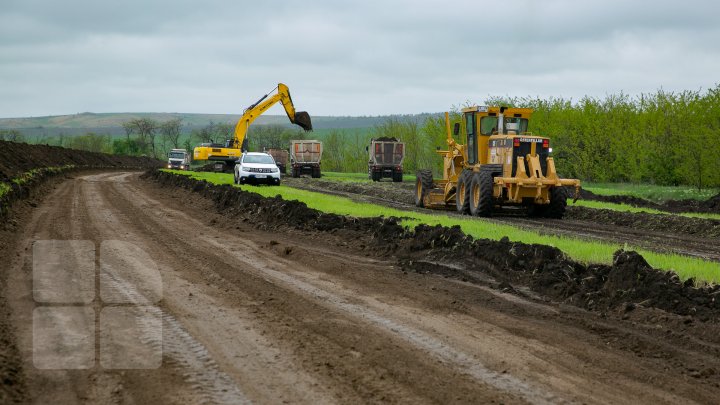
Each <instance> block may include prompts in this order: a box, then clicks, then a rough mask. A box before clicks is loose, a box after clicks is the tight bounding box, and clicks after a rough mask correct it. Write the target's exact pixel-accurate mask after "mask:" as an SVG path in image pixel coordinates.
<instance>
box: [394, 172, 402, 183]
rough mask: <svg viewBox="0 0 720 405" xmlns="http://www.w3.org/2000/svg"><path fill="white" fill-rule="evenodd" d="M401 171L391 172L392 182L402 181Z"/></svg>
mask: <svg viewBox="0 0 720 405" xmlns="http://www.w3.org/2000/svg"><path fill="white" fill-rule="evenodd" d="M402 176H403V175H402V172H399V171H395V172H393V182H394V183H402Z"/></svg>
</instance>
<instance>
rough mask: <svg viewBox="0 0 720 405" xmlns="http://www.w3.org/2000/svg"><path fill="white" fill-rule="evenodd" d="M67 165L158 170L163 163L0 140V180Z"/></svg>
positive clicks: (8, 179)
mask: <svg viewBox="0 0 720 405" xmlns="http://www.w3.org/2000/svg"><path fill="white" fill-rule="evenodd" d="M68 165H73V166H77V167H80V168H108V167H117V168H149V167H159V166H160V165H162V162H161V161H159V160H157V159H151V158H149V157H135V156H118V155H108V154H105V153H95V152H86V151H81V150H75V149H65V148H61V147H59V146H47V145H29V144H26V143H16V142H8V141H0V181H5V182H7V181H10V180H11V179H13V178H15V177H17V176H19V175H20V174H22V173H24V172H28V171H30V170H33V169H38V168H42V167H58V166H68Z"/></svg>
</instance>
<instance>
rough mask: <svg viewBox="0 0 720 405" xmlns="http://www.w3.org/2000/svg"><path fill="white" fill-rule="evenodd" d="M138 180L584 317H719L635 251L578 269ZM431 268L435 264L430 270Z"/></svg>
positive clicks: (521, 250) (711, 293)
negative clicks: (638, 313) (635, 312)
mask: <svg viewBox="0 0 720 405" xmlns="http://www.w3.org/2000/svg"><path fill="white" fill-rule="evenodd" d="M145 177H146V178H151V179H153V180H155V181H158V182H159V183H160V184H163V185H166V186H173V187H182V188H185V189H189V190H192V191H194V192H197V193H200V194H201V195H203V196H204V197H206V198H210V199H211V200H212V201H214V203H215V206H216V208H217V210H218V212H220V213H222V214H223V215H224V216H226V217H228V218H229V219H239V220H242V221H250V222H251V223H254V224H256V226H258V227H261V228H263V229H282V228H284V227H292V228H295V229H300V230H304V231H310V232H332V233H333V234H334V235H333V237H335V238H344V239H345V240H347V241H348V243H353V244H355V245H357V246H358V247H360V248H363V247H365V248H367V249H370V250H372V251H373V252H378V253H379V254H385V255H394V256H396V257H397V258H398V259H400V261H401V263H402V264H403V267H404V268H405V269H406V270H409V271H420V272H425V271H429V272H436V273H441V274H443V275H445V276H450V277H456V278H461V279H465V280H467V281H476V282H478V281H480V280H483V279H487V278H488V276H490V277H492V278H493V279H494V280H495V282H496V283H499V284H498V287H499V288H503V289H505V290H508V291H514V287H513V286H515V287H519V286H523V287H526V288H530V289H531V290H532V291H535V292H536V293H539V294H541V295H543V296H546V297H548V298H550V299H553V300H555V301H561V302H565V303H569V304H572V305H575V306H578V307H582V308H585V309H588V310H591V311H596V312H601V313H605V312H607V311H611V310H620V311H630V310H632V309H633V308H634V307H635V306H637V305H641V306H643V307H651V308H657V309H661V310H664V311H667V312H670V313H674V314H678V315H684V316H691V317H697V318H698V319H699V320H703V321H704V320H710V319H718V318H720V316H719V315H720V304H719V303H718V300H717V298H720V286H707V287H702V288H696V287H695V286H694V282H693V280H686V281H684V282H682V281H681V280H680V279H679V278H678V276H677V275H676V274H675V273H673V272H665V271H661V270H656V269H653V268H652V267H651V266H649V265H648V264H647V262H646V261H645V260H644V259H643V258H642V257H641V256H640V255H639V254H637V253H635V252H627V251H618V252H616V253H615V256H614V262H613V264H612V265H584V264H581V263H578V262H575V261H573V260H570V259H569V258H567V257H566V256H565V255H564V254H563V253H562V252H561V251H560V250H558V249H556V248H553V247H549V246H544V245H529V244H524V243H519V242H510V241H509V240H507V238H504V239H503V240H501V241H493V240H487V239H477V240H475V239H473V238H472V237H470V236H467V235H465V234H464V233H463V232H462V231H461V230H460V228H459V227H453V228H446V227H441V226H436V227H429V226H425V225H420V226H418V227H416V228H415V229H414V230H406V229H405V228H404V227H403V226H402V225H401V224H400V223H399V222H398V220H397V219H395V218H351V217H344V216H339V215H334V214H327V213H322V212H320V211H317V210H314V209H310V208H308V207H307V206H306V205H305V204H304V203H302V202H298V201H286V200H283V199H282V198H280V197H279V196H278V197H275V198H264V197H262V196H260V195H258V194H255V193H249V192H245V191H242V190H240V189H239V188H237V187H232V186H230V185H223V186H217V185H212V184H210V183H207V182H205V181H198V180H194V179H190V178H188V177H186V176H177V175H173V174H169V173H164V172H159V171H152V172H149V173H148V174H146V176H145ZM434 263H443V264H446V265H445V266H438V265H436V264H434Z"/></svg>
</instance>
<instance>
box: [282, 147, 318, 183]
mask: <svg viewBox="0 0 720 405" xmlns="http://www.w3.org/2000/svg"><path fill="white" fill-rule="evenodd" d="M322 152H323V147H322V142H320V141H317V140H308V139H302V140H294V141H290V173H291V175H292V177H300V176H302V175H304V174H306V175H310V176H311V177H314V178H318V177H320V159H322Z"/></svg>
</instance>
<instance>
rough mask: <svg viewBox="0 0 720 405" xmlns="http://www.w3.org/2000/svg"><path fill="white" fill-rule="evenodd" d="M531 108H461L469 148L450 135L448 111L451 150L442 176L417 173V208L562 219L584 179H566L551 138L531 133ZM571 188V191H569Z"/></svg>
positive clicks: (443, 153) (456, 130) (458, 127)
mask: <svg viewBox="0 0 720 405" xmlns="http://www.w3.org/2000/svg"><path fill="white" fill-rule="evenodd" d="M531 115H532V109H530V108H507V107H487V106H474V107H469V108H464V109H463V110H462V125H461V124H460V123H456V124H455V126H454V130H453V133H454V135H455V136H458V134H459V133H460V130H461V127H462V130H463V134H464V137H465V144H464V145H461V144H458V143H457V142H456V141H455V139H454V138H453V135H452V134H451V133H450V118H449V114H448V113H445V126H446V131H447V144H448V150H438V151H437V153H438V154H440V155H441V156H442V157H443V174H442V175H443V178H442V180H434V179H433V177H432V171H430V170H421V171H419V172H418V173H417V180H416V187H415V204H416V205H417V206H419V207H427V208H436V209H438V208H439V209H452V208H454V209H456V210H457V211H459V212H461V213H466V214H471V215H479V216H485V217H487V216H491V215H492V213H493V212H494V211H496V210H498V209H500V208H503V207H515V208H525V209H526V210H527V213H528V214H530V215H532V216H543V217H550V218H562V216H563V214H564V213H565V207H566V205H567V197H568V194H567V189H571V188H574V199H577V198H578V196H579V194H580V180H576V179H562V178H560V177H559V176H558V174H557V171H556V168H555V162H554V160H553V158H552V156H550V154H551V152H552V148H550V139H549V138H546V137H542V136H538V135H534V134H532V133H531V132H528V124H529V121H530V116H531ZM565 187H566V188H567V189H566V188H565Z"/></svg>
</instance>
